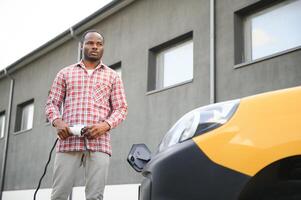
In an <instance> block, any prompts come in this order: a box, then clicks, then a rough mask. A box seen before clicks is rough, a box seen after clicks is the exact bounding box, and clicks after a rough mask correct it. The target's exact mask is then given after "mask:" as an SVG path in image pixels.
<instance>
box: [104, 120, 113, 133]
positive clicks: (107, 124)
mask: <svg viewBox="0 0 301 200" xmlns="http://www.w3.org/2000/svg"><path fill="white" fill-rule="evenodd" d="M104 123H105V124H106V127H107V131H109V130H111V125H110V124H109V123H108V122H107V121H104Z"/></svg>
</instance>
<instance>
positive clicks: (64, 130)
mask: <svg viewBox="0 0 301 200" xmlns="http://www.w3.org/2000/svg"><path fill="white" fill-rule="evenodd" d="M53 125H54V127H55V128H56V130H57V135H58V137H59V138H60V139H61V140H65V139H67V138H68V137H70V136H71V135H72V134H71V131H70V129H69V126H68V124H67V123H65V122H64V121H63V120H62V119H56V120H54V122H53Z"/></svg>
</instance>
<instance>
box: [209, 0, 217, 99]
mask: <svg viewBox="0 0 301 200" xmlns="http://www.w3.org/2000/svg"><path fill="white" fill-rule="evenodd" d="M209 68H210V72H209V73H210V103H215V101H216V99H215V98H216V97H215V93H216V91H215V1H214V0H210V66H209Z"/></svg>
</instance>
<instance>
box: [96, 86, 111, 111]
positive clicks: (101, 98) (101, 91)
mask: <svg viewBox="0 0 301 200" xmlns="http://www.w3.org/2000/svg"><path fill="white" fill-rule="evenodd" d="M110 91H111V87H110V86H109V85H106V84H103V83H97V84H95V85H94V88H93V99H94V102H95V103H96V104H97V105H98V106H101V105H107V104H108V103H109V98H110Z"/></svg>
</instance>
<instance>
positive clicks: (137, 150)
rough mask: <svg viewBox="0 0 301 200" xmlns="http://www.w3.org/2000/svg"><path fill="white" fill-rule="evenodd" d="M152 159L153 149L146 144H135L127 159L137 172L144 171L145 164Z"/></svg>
mask: <svg viewBox="0 0 301 200" xmlns="http://www.w3.org/2000/svg"><path fill="white" fill-rule="evenodd" d="M150 159H151V151H150V150H149V149H148V148H147V146H146V145H145V144H133V146H132V148H131V150H130V152H129V155H128V157H127V161H128V162H129V164H130V165H131V166H132V167H133V168H134V170H136V171H137V172H142V170H143V168H144V166H145V165H146V163H148V161H150Z"/></svg>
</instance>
